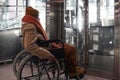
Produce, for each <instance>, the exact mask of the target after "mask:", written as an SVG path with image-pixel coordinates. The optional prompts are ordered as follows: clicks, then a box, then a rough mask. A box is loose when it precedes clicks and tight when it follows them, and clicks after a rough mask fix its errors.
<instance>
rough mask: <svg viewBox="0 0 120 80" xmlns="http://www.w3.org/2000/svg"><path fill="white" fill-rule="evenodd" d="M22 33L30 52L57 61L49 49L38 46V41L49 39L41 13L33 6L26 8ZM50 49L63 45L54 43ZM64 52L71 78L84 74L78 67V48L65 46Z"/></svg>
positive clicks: (25, 45) (26, 47)
mask: <svg viewBox="0 0 120 80" xmlns="http://www.w3.org/2000/svg"><path fill="white" fill-rule="evenodd" d="M21 32H22V36H23V44H24V47H25V49H26V50H27V51H28V52H30V53H32V54H33V55H35V56H38V57H39V58H45V59H48V60H50V61H54V60H55V56H54V55H53V54H51V52H50V51H49V50H48V49H47V48H45V47H43V46H42V45H38V44H37V41H46V40H48V37H47V35H46V32H45V31H44V29H43V27H42V25H41V23H40V22H39V11H38V10H36V9H33V8H32V7H31V6H28V7H27V8H26V12H25V16H24V17H23V18H22V28H21ZM50 47H53V48H61V45H59V44H56V43H52V44H51V45H50ZM64 51H65V59H66V65H67V68H68V69H69V77H75V76H76V73H77V75H81V74H83V73H84V72H85V70H84V69H83V68H80V67H79V66H78V65H77V60H76V59H77V58H76V48H75V47H74V46H71V45H69V44H64ZM56 54H57V53H56Z"/></svg>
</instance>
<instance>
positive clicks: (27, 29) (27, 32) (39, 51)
mask: <svg viewBox="0 0 120 80" xmlns="http://www.w3.org/2000/svg"><path fill="white" fill-rule="evenodd" d="M21 32H22V35H23V41H24V42H23V43H24V47H25V49H26V50H27V51H28V52H30V53H31V54H33V55H35V56H38V57H39V58H49V56H50V55H52V54H51V53H50V52H49V51H48V50H46V49H44V48H43V47H39V46H38V45H37V44H36V41H37V39H38V38H40V36H39V34H38V33H37V30H36V28H35V26H34V25H33V24H23V25H22V29H21Z"/></svg>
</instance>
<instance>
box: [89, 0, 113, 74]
mask: <svg viewBox="0 0 120 80" xmlns="http://www.w3.org/2000/svg"><path fill="white" fill-rule="evenodd" d="M113 39H114V0H89V68H92V69H96V70H100V71H107V72H113V66H114V51H113Z"/></svg>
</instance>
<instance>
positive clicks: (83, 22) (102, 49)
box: [64, 0, 114, 78]
mask: <svg viewBox="0 0 120 80" xmlns="http://www.w3.org/2000/svg"><path fill="white" fill-rule="evenodd" d="M64 23H65V25H64V26H65V42H66V43H69V44H72V45H75V46H76V48H77V53H78V55H77V56H78V63H80V64H81V65H86V66H87V68H86V67H85V68H86V69H87V72H88V74H89V71H90V74H93V75H99V76H102V77H107V78H113V74H114V45H113V44H114V42H113V41H114V0H65V11H64Z"/></svg>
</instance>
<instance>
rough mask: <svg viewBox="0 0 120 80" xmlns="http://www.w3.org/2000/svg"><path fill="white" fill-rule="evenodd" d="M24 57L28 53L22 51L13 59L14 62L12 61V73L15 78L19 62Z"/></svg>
mask: <svg viewBox="0 0 120 80" xmlns="http://www.w3.org/2000/svg"><path fill="white" fill-rule="evenodd" d="M26 55H28V52H27V51H26V50H23V51H21V52H19V53H18V54H17V55H16V57H15V58H14V61H13V72H14V74H15V76H17V75H16V74H17V71H18V67H19V64H20V62H21V61H22V59H23V58H24V57H26Z"/></svg>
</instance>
